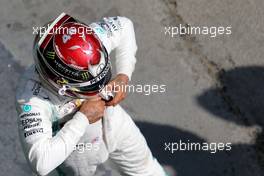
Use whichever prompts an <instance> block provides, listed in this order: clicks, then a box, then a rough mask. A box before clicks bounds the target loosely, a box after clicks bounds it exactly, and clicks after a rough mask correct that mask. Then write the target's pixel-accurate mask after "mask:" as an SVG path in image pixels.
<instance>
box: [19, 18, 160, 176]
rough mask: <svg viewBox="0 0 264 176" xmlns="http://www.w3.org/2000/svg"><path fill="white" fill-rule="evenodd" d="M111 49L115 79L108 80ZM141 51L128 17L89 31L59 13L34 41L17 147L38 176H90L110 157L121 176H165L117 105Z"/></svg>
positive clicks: (23, 87) (22, 92)
mask: <svg viewBox="0 0 264 176" xmlns="http://www.w3.org/2000/svg"><path fill="white" fill-rule="evenodd" d="M112 50H115V54H116V55H115V57H116V58H115V59H116V61H115V63H116V70H117V74H116V77H114V79H112V80H111V63H110V58H109V54H110V52H111V51H112ZM136 50H137V46H136V41H135V34H134V28H133V24H132V22H131V21H130V20H129V19H128V18H125V17H108V18H103V19H102V20H101V21H99V22H95V23H92V24H90V25H86V24H84V23H82V22H80V21H78V20H77V19H75V18H73V17H71V16H70V15H67V14H65V13H62V14H61V15H60V16H59V17H57V18H56V19H55V20H54V21H52V22H50V23H48V24H47V25H46V30H45V32H44V33H43V34H41V35H40V34H39V33H38V35H36V38H35V41H34V45H33V55H34V60H35V64H34V65H33V66H31V67H30V68H28V69H27V71H26V72H25V74H24V75H23V76H22V78H21V80H20V83H19V84H18V85H19V86H18V88H17V94H16V103H17V111H18V128H19V136H20V141H21V144H22V147H23V151H24V154H25V157H26V159H27V161H28V163H29V165H30V167H31V168H32V171H33V172H34V174H35V175H59V176H90V175H94V174H95V172H96V168H97V166H98V165H100V164H102V163H103V162H105V161H106V160H107V159H108V158H110V159H111V160H112V161H113V162H114V163H116V165H117V166H118V168H119V170H120V173H121V175H130V176H164V175H165V173H164V171H163V169H162V167H161V165H160V164H159V163H158V161H157V160H156V159H155V158H153V156H152V153H151V151H150V149H149V147H148V146H147V143H146V141H145V139H144V137H143V135H142V134H141V132H140V131H139V129H138V128H137V126H136V125H135V123H134V122H133V120H132V119H131V117H130V116H129V115H128V114H127V113H126V112H125V111H124V110H123V109H122V107H120V106H119V105H118V103H119V102H120V101H122V100H123V99H124V98H125V94H126V92H125V90H124V89H119V90H118V91H115V87H116V86H124V85H127V84H128V82H129V80H130V78H131V74H132V72H133V70H134V65H135V63H136V58H135V53H136ZM110 80H111V81H110ZM114 85H115V86H114ZM111 92H114V93H113V94H112V93H111Z"/></svg>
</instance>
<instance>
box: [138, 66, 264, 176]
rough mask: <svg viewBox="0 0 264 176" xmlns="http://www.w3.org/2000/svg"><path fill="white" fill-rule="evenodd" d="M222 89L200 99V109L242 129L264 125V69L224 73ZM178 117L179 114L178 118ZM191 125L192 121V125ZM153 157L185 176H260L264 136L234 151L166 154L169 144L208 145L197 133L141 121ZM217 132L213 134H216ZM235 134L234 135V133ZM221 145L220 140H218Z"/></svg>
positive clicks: (241, 68) (233, 149)
mask: <svg viewBox="0 0 264 176" xmlns="http://www.w3.org/2000/svg"><path fill="white" fill-rule="evenodd" d="M217 80H218V81H219V86H217V87H216V88H211V89H209V90H206V91H204V92H203V93H201V94H200V95H199V96H197V102H198V104H199V106H201V107H202V108H204V109H206V110H207V111H209V112H210V113H212V114H214V115H215V116H216V117H218V118H221V119H224V120H226V121H228V122H230V123H236V124H237V125H239V126H245V127H250V126H256V125H257V126H259V127H260V128H261V129H262V130H263V125H264V119H263V114H264V67H254V66H252V67H240V68H234V69H231V70H228V71H221V72H220V73H219V74H218V75H217ZM175 116H176V117H177V114H176V115H175ZM190 123H191V122H190ZM137 125H138V126H139V128H140V129H141V131H142V132H143V134H144V136H145V137H146V139H147V141H148V144H149V146H150V148H151V150H152V151H153V154H154V156H155V157H156V158H158V160H159V161H160V162H161V163H162V164H165V165H170V166H172V167H173V168H174V169H175V170H176V171H177V173H178V175H179V176H180V175H184V176H193V175H198V176H258V175H263V173H264V172H263V165H264V160H263V158H264V157H263V156H264V133H263V132H261V131H262V130H258V131H256V132H255V134H253V135H256V141H253V142H252V143H253V144H252V145H250V144H243V143H241V144H234V145H232V150H231V151H225V152H224V151H219V152H217V153H215V154H212V153H210V152H208V151H199V152H198V151H186V152H183V151H177V152H175V153H174V154H171V153H169V152H168V151H165V150H164V148H165V146H164V143H165V142H173V141H174V142H177V141H179V140H182V141H185V142H186V141H188V140H189V141H191V142H199V143H202V142H205V139H202V138H200V137H198V136H196V135H195V134H192V133H189V132H186V131H182V130H179V129H177V128H174V127H171V126H167V125H159V124H151V123H147V122H137ZM212 133H213V131H212ZM230 135H232V134H230ZM217 142H220V141H217Z"/></svg>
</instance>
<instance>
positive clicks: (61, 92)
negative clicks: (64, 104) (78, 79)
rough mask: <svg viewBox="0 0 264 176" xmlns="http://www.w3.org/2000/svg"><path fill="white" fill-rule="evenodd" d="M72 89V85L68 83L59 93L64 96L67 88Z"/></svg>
mask: <svg viewBox="0 0 264 176" xmlns="http://www.w3.org/2000/svg"><path fill="white" fill-rule="evenodd" d="M70 89H71V86H69V85H67V84H64V85H63V86H62V87H61V88H60V89H59V90H58V93H59V95H61V96H63V95H66V91H67V90H70Z"/></svg>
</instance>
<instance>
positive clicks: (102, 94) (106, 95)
mask: <svg viewBox="0 0 264 176" xmlns="http://www.w3.org/2000/svg"><path fill="white" fill-rule="evenodd" d="M67 90H72V87H71V86H70V85H67V84H64V85H63V86H62V87H61V88H60V89H59V90H58V93H59V95H61V96H64V95H66V91H67ZM98 95H99V96H100V97H101V98H102V99H103V100H104V101H106V102H109V101H111V100H113V98H114V95H113V93H112V92H110V91H107V90H106V87H104V88H102V89H101V90H100V91H99V94H98Z"/></svg>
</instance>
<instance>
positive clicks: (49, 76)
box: [33, 13, 111, 98]
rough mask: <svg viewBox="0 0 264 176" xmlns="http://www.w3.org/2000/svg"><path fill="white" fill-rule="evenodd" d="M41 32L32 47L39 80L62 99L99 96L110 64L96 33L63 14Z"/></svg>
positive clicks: (109, 77) (108, 73)
mask: <svg viewBox="0 0 264 176" xmlns="http://www.w3.org/2000/svg"><path fill="white" fill-rule="evenodd" d="M44 29H45V32H44V33H43V35H41V33H40V32H39V33H38V35H37V36H36V38H35V41H34V46H33V55H34V60H35V65H36V70H37V72H38V73H39V75H40V78H41V79H42V80H44V81H45V82H46V83H47V84H48V85H49V86H50V87H52V88H53V90H55V91H57V92H58V93H59V94H60V95H62V96H64V95H65V96H70V97H76V98H84V97H89V96H92V95H95V94H97V93H99V92H100V90H101V89H103V87H104V86H105V85H106V84H107V83H108V82H109V81H110V79H111V63H110V60H109V55H108V53H107V51H106V49H105V47H104V45H103V44H102V43H101V41H100V40H99V38H98V36H97V35H96V33H95V32H94V31H93V30H92V29H91V28H90V27H89V26H88V25H86V24H84V23H82V22H80V21H78V20H76V19H74V18H73V17H71V16H70V15H67V14H65V13H62V14H61V15H60V16H59V17H58V18H57V19H55V20H54V21H53V22H51V23H50V24H48V25H47V26H46V28H44Z"/></svg>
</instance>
